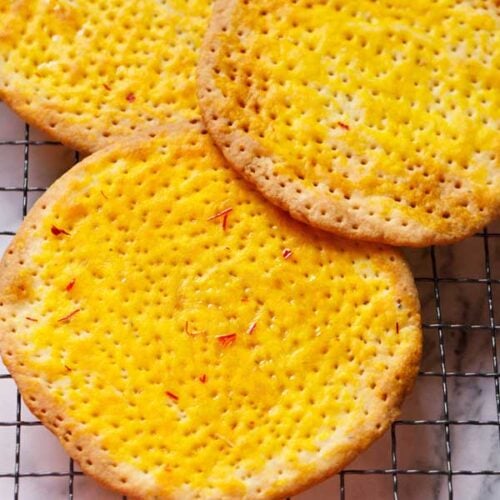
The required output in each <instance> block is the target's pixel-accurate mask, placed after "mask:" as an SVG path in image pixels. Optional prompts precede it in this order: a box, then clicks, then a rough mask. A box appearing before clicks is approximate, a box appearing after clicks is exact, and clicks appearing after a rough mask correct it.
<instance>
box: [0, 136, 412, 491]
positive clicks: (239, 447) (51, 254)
mask: <svg viewBox="0 0 500 500" xmlns="http://www.w3.org/2000/svg"><path fill="white" fill-rule="evenodd" d="M0 302H1V307H0V321H1V324H2V328H1V330H0V349H1V352H2V356H3V358H4V360H5V363H6V365H7V367H8V368H9V370H10V371H11V373H12V374H13V376H14V378H15V380H16V382H17V383H18V385H19V388H20V390H21V392H22V395H23V397H24V400H25V401H26V403H27V405H28V406H29V407H30V408H31V410H32V411H33V412H34V414H35V415H37V416H38V417H39V418H40V419H41V420H42V422H43V423H44V424H45V425H46V426H47V427H48V428H49V429H50V430H52V431H53V432H54V433H55V434H56V435H57V436H58V437H59V439H60V440H61V442H62V444H63V446H64V447H65V448H66V450H67V451H68V453H69V454H70V455H71V456H72V457H73V458H75V459H76V460H77V461H78V462H79V463H80V465H81V467H82V469H83V470H84V471H85V472H86V473H87V474H89V475H91V476H93V477H95V478H96V479H97V480H99V481H100V482H101V483H103V484H104V485H106V486H108V487H111V488H114V489H116V490H118V491H120V492H122V493H124V494H127V495H131V496H132V497H134V498H135V497H139V498H182V499H187V498H211V499H224V498H248V499H256V498H278V497H283V496H285V495H288V494H292V493H293V492H296V491H299V490H302V489H304V488H306V487H307V486H308V485H310V484H312V483H314V482H316V481H319V480H321V479H323V478H325V477H327V476H328V475H330V474H332V473H334V472H336V471H338V470H339V469H340V468H341V467H343V466H344V465H345V464H346V463H347V462H349V461H350V460H352V459H353V458H354V457H355V456H356V455H357V454H358V453H359V452H360V451H362V450H363V449H364V448H366V447H367V446H368V445H369V444H370V443H371V442H372V441H373V440H374V439H376V438H377V437H378V436H380V434H381V433H382V432H383V431H384V430H385V429H386V428H387V426H388V425H389V423H390V422H391V421H392V420H393V419H394V418H395V417H396V415H397V414H398V412H399V407H400V405H401V402H402V399H403V397H404V396H405V394H406V393H407V392H408V391H409V389H410V387H411V385H412V383H413V380H414V378H415V375H416V373H417V365H418V362H419V358H420V350H421V331H420V318H419V307H418V300H417V295H416V291H415V287H414V283H413V281H412V277H411V274H410V271H409V270H408V268H407V266H406V264H405V263H404V261H403V260H402V259H401V257H400V256H399V255H398V254H397V253H395V252H394V251H393V250H391V249H388V248H385V247H380V246H375V245H371V244H365V243H356V242H352V241H344V240H340V239H335V238H334V237H332V236H331V235H329V234H327V233H323V232H320V231H318V230H315V229H312V228H310V227H308V226H305V225H303V224H301V223H299V222H295V221H294V220H293V219H291V218H289V217H288V216H287V215H286V214H284V213H283V212H281V211H280V210H279V209H277V208H275V207H273V206H272V205H270V204H268V203H267V202H266V201H265V200H263V199H261V196H260V194H258V193H257V192H254V191H252V190H249V189H248V186H247V185H246V184H245V182H244V181H242V180H240V179H238V178H237V175H236V174H235V173H234V171H233V170H232V169H231V168H230V167H228V166H226V165H225V164H224V162H223V160H222V157H221V156H220V154H219V153H218V151H217V149H216V148H215V147H214V146H213V145H212V143H211V141H210V139H209V136H208V135H204V134H203V133H202V132H201V131H200V129H198V128H195V127H194V128H193V127H189V126H178V127H176V128H172V129H170V130H168V131H165V135H161V136H157V137H155V138H154V139H152V140H150V141H149V142H144V143H140V142H135V143H128V144H126V143H123V144H117V145H116V146H114V147H112V149H105V150H103V151H101V152H98V153H96V154H95V155H93V156H90V157H89V158H88V159H86V160H85V161H84V162H82V163H80V164H79V165H77V166H76V167H74V168H73V169H72V170H71V171H70V172H69V173H67V174H66V175H64V176H63V177H62V178H61V179H60V180H58V181H57V182H56V183H55V184H54V185H53V186H52V187H51V188H50V189H49V190H48V191H47V193H46V194H44V195H43V196H42V198H41V199H40V200H39V201H38V202H37V204H36V206H35V207H34V208H33V210H32V211H31V213H30V214H29V215H28V217H27V219H26V220H25V222H24V224H23V225H22V227H21V230H20V231H19V233H18V235H17V236H16V237H15V239H14V241H13V243H12V245H11V246H10V248H9V249H8V251H7V253H6V255H5V257H4V260H3V262H2V264H1V269H0Z"/></svg>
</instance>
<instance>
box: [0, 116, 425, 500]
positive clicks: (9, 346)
mask: <svg viewBox="0 0 500 500" xmlns="http://www.w3.org/2000/svg"><path fill="white" fill-rule="evenodd" d="M193 128H194V126H193V125H187V124H182V125H173V126H168V127H165V128H164V129H163V131H162V132H163V133H170V134H172V133H173V134H181V133H183V131H186V130H192V129H193ZM197 129H198V130H201V129H200V128H199V127H197ZM147 147H148V145H147V143H146V144H145V143H144V142H142V141H141V139H133V140H128V141H124V142H122V143H119V144H115V145H113V146H111V147H109V148H106V149H104V150H102V151H100V152H98V153H96V154H94V155H92V156H90V157H88V158H87V159H85V160H84V161H82V162H81V163H79V164H78V165H76V166H75V167H74V168H73V169H71V170H70V171H69V172H67V173H66V174H64V175H63V176H62V177H61V178H60V179H59V180H57V181H56V182H55V184H54V185H53V186H52V187H51V188H50V189H49V190H48V191H47V192H46V193H45V194H44V195H43V196H42V197H41V198H40V199H39V200H38V201H37V202H36V204H35V206H34V207H33V209H32V210H31V211H30V213H29V214H28V216H27V217H26V219H25V221H24V222H23V224H22V225H21V228H20V229H19V231H18V234H17V235H16V236H15V238H14V239H13V241H12V242H11V244H10V246H9V248H8V249H7V251H6V253H5V255H4V257H3V259H2V261H1V262H0V303H1V304H2V309H3V313H4V316H5V317H6V319H7V321H6V323H3V325H4V327H3V328H2V329H1V330H0V351H1V354H2V357H3V360H4V362H5V364H6V366H7V368H8V369H9V371H10V373H11V374H12V376H13V378H14V380H15V381H16V383H17V384H18V386H19V388H20V390H21V393H22V396H23V399H24V401H25V402H26V404H27V406H28V407H29V408H30V410H31V411H32V412H33V413H34V414H35V415H36V417H37V418H39V419H40V420H41V421H42V422H43V424H44V425H45V426H46V427H47V428H48V429H49V430H50V431H51V432H53V433H54V434H55V435H56V436H57V437H58V438H59V440H60V441H61V444H62V445H63V447H64V448H65V450H66V451H67V453H68V454H69V455H70V456H71V457H72V458H73V459H75V460H76V461H77V462H78V463H79V464H80V465H81V467H82V470H83V471H84V473H85V474H87V475H89V476H91V477H92V478H94V479H95V480H97V481H98V482H99V483H100V484H101V485H103V486H104V487H107V488H110V489H113V490H115V491H118V492H120V493H122V494H125V495H129V496H131V497H133V498H190V496H191V495H189V494H186V492H182V493H181V492H178V493H175V492H173V493H172V494H168V496H166V495H165V493H164V492H162V491H161V489H160V487H159V486H158V485H157V484H155V482H154V480H153V478H152V477H151V476H148V475H146V474H143V473H141V472H140V471H137V470H136V469H134V468H132V467H130V466H128V465H125V464H117V463H114V462H113V461H112V460H111V459H110V458H109V457H108V456H107V453H106V451H105V450H103V449H102V448H101V444H100V442H99V438H98V437H97V436H92V435H89V434H88V432H87V431H86V430H85V427H84V426H83V425H82V424H79V423H78V422H76V421H74V420H71V419H69V418H68V417H67V416H65V408H64V406H63V405H60V404H59V405H58V404H55V403H54V400H53V398H52V397H51V395H50V392H49V390H48V389H47V387H46V386H45V385H44V384H43V383H40V382H38V381H36V380H35V379H34V378H33V377H32V375H31V373H30V371H29V370H28V369H27V368H26V367H25V366H24V363H23V361H22V359H20V357H18V356H17V355H16V352H17V350H18V339H16V336H15V334H12V329H14V328H16V327H17V326H18V325H17V323H16V319H15V317H14V314H15V313H16V309H17V305H18V298H17V296H16V295H15V293H13V292H12V284H14V283H16V280H17V278H18V277H19V274H20V271H21V270H22V268H23V264H22V263H23V262H29V259H30V257H31V252H32V248H30V243H31V240H32V238H31V231H32V230H33V229H34V228H36V227H37V225H38V224H39V223H40V221H41V220H43V217H44V212H45V211H46V210H50V208H51V206H53V205H54V203H56V202H57V201H58V200H60V199H61V198H64V197H65V196H67V193H68V192H69V188H70V186H71V183H72V182H73V181H74V180H78V179H82V178H84V177H85V175H86V172H87V167H88V165H91V164H92V163H93V162H94V161H95V160H100V159H101V158H104V157H106V156H108V155H110V154H116V153H117V152H120V153H121V154H122V156H124V157H126V156H127V155H133V154H134V152H137V151H140V150H143V149H147ZM376 248H382V247H374V249H376ZM386 250H387V249H386ZM391 253H392V254H393V256H394V258H393V259H391V260H392V262H390V264H389V263H388V264H387V265H388V267H387V270H388V271H389V272H390V274H391V276H392V278H393V281H394V282H393V286H395V287H396V289H397V295H398V297H400V298H401V300H402V304H403V306H404V307H405V308H406V309H408V310H410V311H412V312H414V314H413V315H412V319H411V320H410V321H409V322H408V324H405V328H409V329H410V331H411V337H412V340H413V342H412V344H411V348H409V349H408V350H407V352H406V355H405V356H403V357H401V358H400V359H399V362H398V364H397V366H394V367H392V369H391V370H390V372H389V373H388V374H387V375H386V376H385V378H384V380H383V381H381V383H380V385H379V390H380V392H381V393H386V394H387V400H386V401H385V402H384V404H379V405H378V412H377V413H376V414H374V416H373V419H372V420H371V421H370V422H369V423H367V424H365V425H364V426H363V427H357V428H355V429H353V442H352V444H350V445H349V447H348V448H347V449H346V450H345V451H344V453H338V454H336V455H335V456H334V457H332V458H329V459H323V460H318V461H317V463H316V464H315V465H316V469H315V472H314V473H312V474H311V473H307V474H305V475H303V476H302V477H301V476H299V477H298V478H296V480H295V481H294V483H293V484H288V485H284V486H282V487H281V488H280V489H279V490H276V489H275V488H274V487H273V485H272V480H273V479H274V477H275V475H274V474H267V476H266V478H265V479H267V483H268V487H269V491H267V490H266V489H264V490H263V491H262V492H260V493H257V492H256V491H249V492H248V493H247V495H246V496H245V498H249V499H250V498H252V499H253V498H282V497H285V496H287V495H292V494H296V493H298V492H300V491H303V490H304V489H307V488H308V487H309V486H311V485H312V484H314V483H317V482H319V481H321V480H324V479H326V478H327V477H329V476H331V475H332V474H334V473H335V472H338V471H339V470H341V469H342V468H343V467H344V466H345V465H347V464H348V463H349V462H350V461H351V460H353V459H354V458H355V457H356V456H357V455H358V454H359V453H360V452H361V451H363V450H364V449H366V448H367V447H368V446H369V445H370V444H371V443H372V442H373V441H374V440H375V439H377V438H378V437H379V436H380V435H381V434H382V433H383V432H384V431H385V430H386V429H387V428H388V426H389V425H390V423H391V422H392V421H393V420H394V419H395V418H396V417H397V415H398V414H399V410H400V406H401V403H402V401H403V399H404V397H405V396H406V394H407V393H408V392H409V391H410V390H411V388H412V386H413V383H414V380H415V377H416V375H417V372H418V365H419V360H420V356H421V350H422V341H421V329H420V316H419V313H418V311H419V302H418V296H417V291H416V288H415V284H414V282H413V279H412V275H411V273H410V270H409V268H408V266H407V264H406V263H405V262H404V260H403V259H402V258H400V257H399V255H398V254H397V252H395V251H393V252H392V251H391ZM124 478H125V479H126V482H123V479H124ZM194 495H195V493H193V496H194ZM218 498H228V497H225V496H224V494H223V493H222V492H221V494H220V496H218Z"/></svg>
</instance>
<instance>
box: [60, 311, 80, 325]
mask: <svg viewBox="0 0 500 500" xmlns="http://www.w3.org/2000/svg"><path fill="white" fill-rule="evenodd" d="M80 311H81V309H75V310H74V311H73V312H70V313H69V314H68V315H66V316H64V317H63V318H61V319H58V320H57V321H58V322H59V323H63V322H65V321H68V320H70V319H71V318H72V317H73V316H74V315H75V314H77V313H79V312H80Z"/></svg>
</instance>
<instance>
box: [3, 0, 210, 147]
mask: <svg viewBox="0 0 500 500" xmlns="http://www.w3.org/2000/svg"><path fill="white" fill-rule="evenodd" d="M210 10H211V1H210V0H141V1H139V2H138V1H134V0H106V1H104V0H78V1H73V0H0V98H1V99H2V100H4V101H6V102H7V103H8V104H9V105H10V106H12V108H13V109H15V110H16V111H17V112H18V113H19V114H20V115H21V116H22V117H23V118H24V119H25V120H26V121H28V122H30V123H32V124H35V125H36V126H38V127H40V128H41V129H43V130H44V131H45V132H47V133H49V134H50V135H52V136H54V137H55V138H57V139H59V140H61V141H62V142H64V143H65V144H67V145H69V146H72V147H74V148H76V149H78V150H81V151H96V150H98V149H100V148H101V147H103V146H105V145H108V144H110V143H112V142H114V141H116V140H117V139H118V138H121V137H125V136H128V135H131V134H134V133H136V132H137V131H140V130H142V131H144V130H147V131H148V132H150V133H151V134H154V133H155V131H156V130H157V129H158V127H160V126H162V125H164V124H165V122H167V121H172V120H176V119H179V118H185V119H188V120H198V119H199V114H200V113H199V110H198V105H197V99H196V84H195V68H196V63H197V60H198V49H199V46H200V44H201V40H202V38H203V34H204V32H205V28H206V24H207V22H208V16H209V14H210Z"/></svg>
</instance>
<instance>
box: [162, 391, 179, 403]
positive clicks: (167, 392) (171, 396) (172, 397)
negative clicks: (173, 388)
mask: <svg viewBox="0 0 500 500" xmlns="http://www.w3.org/2000/svg"><path fill="white" fill-rule="evenodd" d="M165 394H166V395H167V396H168V397H169V398H170V399H173V400H174V401H179V396H177V394H174V393H173V392H170V391H165Z"/></svg>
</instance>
